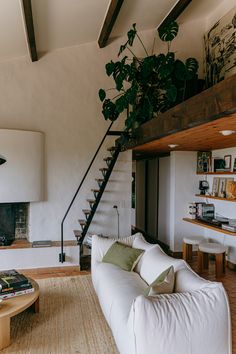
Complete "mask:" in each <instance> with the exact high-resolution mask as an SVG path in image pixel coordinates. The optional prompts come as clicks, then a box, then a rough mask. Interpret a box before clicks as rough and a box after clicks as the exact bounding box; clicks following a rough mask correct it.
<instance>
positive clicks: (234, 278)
mask: <svg viewBox="0 0 236 354" xmlns="http://www.w3.org/2000/svg"><path fill="white" fill-rule="evenodd" d="M190 265H191V267H192V268H193V269H194V270H195V271H197V257H196V256H193V261H192V262H190ZM21 272H22V273H24V274H25V275H26V276H29V277H31V278H33V279H42V278H52V277H66V276H74V275H87V274H90V272H89V271H80V270H79V267H63V268H54V269H50V268H47V269H35V270H24V271H23V270H21ZM201 276H202V277H203V278H206V279H208V280H212V281H216V279H215V262H214V261H210V265H209V271H205V272H204V273H203V274H202V275H201ZM220 281H221V282H222V283H223V285H224V287H225V290H226V291H227V294H228V297H229V302H230V310H231V319H232V339H233V352H232V353H233V354H236V271H235V270H231V269H229V268H226V274H225V276H224V277H222V279H221V280H220Z"/></svg>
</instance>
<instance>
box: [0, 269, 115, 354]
mask: <svg viewBox="0 0 236 354" xmlns="http://www.w3.org/2000/svg"><path fill="white" fill-rule="evenodd" d="M38 283H39V286H40V313H39V314H34V313H32V312H30V311H27V310H26V311H24V312H23V313H21V314H19V315H17V316H16V317H13V318H12V320H11V342H12V344H11V345H10V347H8V348H6V349H4V350H2V351H1V354H10V353H11V354H118V351H117V349H116V346H115V343H114V340H113V337H112V334H111V331H110V329H109V327H108V325H107V323H106V321H105V318H104V317H103V314H102V312H101V309H100V306H99V303H98V300H97V297H96V294H95V292H94V290H93V286H92V282H91V276H90V275H83V276H74V277H64V278H50V279H41V280H38Z"/></svg>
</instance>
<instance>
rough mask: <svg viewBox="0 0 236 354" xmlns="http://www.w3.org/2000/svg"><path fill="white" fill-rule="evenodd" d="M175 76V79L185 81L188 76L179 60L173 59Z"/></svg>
mask: <svg viewBox="0 0 236 354" xmlns="http://www.w3.org/2000/svg"><path fill="white" fill-rule="evenodd" d="M175 77H176V79H177V80H180V81H185V80H187V77H188V71H187V69H186V66H185V64H184V63H183V62H182V61H181V60H176V61H175Z"/></svg>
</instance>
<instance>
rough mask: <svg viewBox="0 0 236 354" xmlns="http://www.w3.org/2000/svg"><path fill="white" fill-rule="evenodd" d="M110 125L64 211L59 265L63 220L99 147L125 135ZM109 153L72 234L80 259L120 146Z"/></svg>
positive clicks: (62, 257) (62, 239)
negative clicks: (78, 225)
mask: <svg viewBox="0 0 236 354" xmlns="http://www.w3.org/2000/svg"><path fill="white" fill-rule="evenodd" d="M112 124H113V123H111V124H110V126H109V128H108V129H107V131H106V133H105V135H104V137H103V139H102V141H101V142H100V144H99V146H98V148H97V151H96V152H95V154H94V156H93V158H92V160H91V162H90V164H89V166H88V168H87V171H86V172H85V174H84V176H83V178H82V181H81V182H80V185H79V187H78V188H77V190H76V192H75V194H74V196H73V198H72V200H71V202H70V204H69V206H68V208H67V210H66V213H65V215H64V217H63V219H62V221H61V253H60V254H59V261H60V262H61V263H63V262H65V253H64V222H65V219H66V217H67V215H68V213H69V211H70V209H71V207H72V205H73V203H74V201H75V199H76V197H77V195H78V193H79V191H80V189H81V187H82V185H83V183H84V181H85V179H86V177H87V175H88V172H89V171H90V169H91V167H92V164H93V162H94V161H95V159H96V157H97V155H98V152H99V150H100V148H101V146H102V145H103V143H104V141H105V139H106V137H107V136H120V135H122V134H125V133H124V132H120V131H110V129H111V127H112ZM108 151H109V153H110V155H111V156H108V157H106V158H104V161H105V162H106V165H107V166H106V167H103V168H100V169H99V171H100V172H101V174H102V178H96V179H95V180H96V182H97V184H98V188H97V189H92V190H91V191H92V192H93V196H94V198H93V199H87V202H88V205H89V209H83V213H84V216H85V219H80V220H78V221H79V224H80V226H81V231H79V230H75V231H74V234H75V237H76V239H77V243H78V245H79V246H80V257H81V258H82V249H83V247H82V245H83V242H84V239H85V236H86V234H87V232H88V229H89V226H90V224H91V222H92V220H93V217H94V214H95V212H96V210H97V207H98V205H99V202H100V200H101V198H102V195H103V192H104V190H105V188H106V185H107V182H108V181H109V178H110V175H111V173H112V170H113V168H114V166H115V163H116V161H117V158H118V156H119V153H120V151H121V146H120V145H119V144H117V145H114V146H111V147H110V148H109V149H108ZM81 258H80V259H81Z"/></svg>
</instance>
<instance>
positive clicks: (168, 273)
mask: <svg viewBox="0 0 236 354" xmlns="http://www.w3.org/2000/svg"><path fill="white" fill-rule="evenodd" d="M174 285H175V272H174V267H173V266H171V267H169V268H167V269H166V270H164V272H162V273H161V274H160V275H159V276H158V277H157V278H156V279H155V280H154V282H152V284H150V285H149V286H148V287H147V289H146V290H145V292H144V295H146V296H155V295H159V294H171V293H173V290H174Z"/></svg>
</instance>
